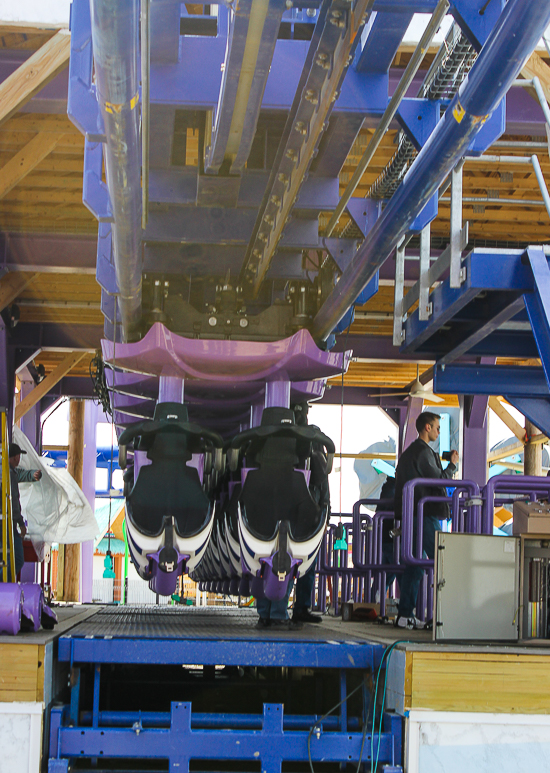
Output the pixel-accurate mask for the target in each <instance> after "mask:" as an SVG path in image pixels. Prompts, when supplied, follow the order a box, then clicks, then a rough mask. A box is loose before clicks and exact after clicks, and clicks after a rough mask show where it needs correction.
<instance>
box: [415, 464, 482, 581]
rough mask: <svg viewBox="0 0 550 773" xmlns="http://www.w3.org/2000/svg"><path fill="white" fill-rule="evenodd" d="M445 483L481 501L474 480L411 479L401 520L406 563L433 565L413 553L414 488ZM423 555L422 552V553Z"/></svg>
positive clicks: (435, 499)
mask: <svg viewBox="0 0 550 773" xmlns="http://www.w3.org/2000/svg"><path fill="white" fill-rule="evenodd" d="M442 485H444V486H445V487H446V488H455V489H456V488H459V489H461V490H464V491H467V492H468V494H469V495H470V499H477V500H478V501H481V493H480V491H479V486H478V485H477V483H476V482H475V481H473V480H456V481H455V480H447V479H444V480H441V479H437V480H434V478H415V479H414V480H410V481H408V482H407V483H405V485H404V486H403V516H402V522H401V530H402V534H401V561H402V562H403V563H404V564H409V565H412V566H421V567H422V568H424V569H426V568H431V567H433V561H432V560H427V559H423V558H417V557H416V556H415V555H414V553H413V530H414V517H415V506H414V490H415V488H416V486H437V487H438V488H441V486H442ZM425 501H439V502H451V503H452V499H451V498H448V497H425ZM478 506H479V505H478V504H475V505H472V507H478ZM418 533H419V534H420V535H421V534H422V529H420V528H419V529H418ZM419 547H420V548H421V547H422V541H421V540H420V542H419ZM420 555H422V553H420Z"/></svg>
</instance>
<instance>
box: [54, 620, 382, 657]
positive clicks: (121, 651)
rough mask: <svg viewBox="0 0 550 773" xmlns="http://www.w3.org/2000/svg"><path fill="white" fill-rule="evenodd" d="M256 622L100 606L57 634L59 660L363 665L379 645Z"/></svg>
mask: <svg viewBox="0 0 550 773" xmlns="http://www.w3.org/2000/svg"><path fill="white" fill-rule="evenodd" d="M257 619H258V617H257V615H256V613H255V611H254V610H248V609H223V608H221V609H220V608H216V609H211V608H195V607H184V608H178V607H168V608H166V607H147V608H143V607H125V608H121V607H106V608H101V609H99V610H98V611H97V612H96V613H95V614H93V615H91V616H90V617H89V618H87V619H86V620H85V621H83V622H82V623H79V624H78V625H76V626H75V627H74V628H72V629H71V630H70V631H68V632H67V634H66V635H64V636H62V637H60V639H59V659H60V660H70V661H72V662H75V661H79V662H90V663H93V662H95V663H138V662H139V663H202V664H204V665H207V664H216V665H243V666H244V665H270V666H291V665H293V666H304V667H318V668H321V667H325V668H335V667H340V668H341V667H347V668H365V667H368V666H372V664H373V659H377V657H378V654H379V655H380V656H381V654H382V652H383V650H384V647H383V645H381V644H372V643H368V642H365V640H364V639H362V638H360V637H357V636H353V635H352V634H350V633H348V632H347V631H346V632H339V631H336V630H334V629H332V628H327V627H325V626H324V625H319V626H314V625H306V626H304V627H303V629H301V630H288V629H284V630H278V629H273V630H271V629H262V630H258V629H256V627H255V626H256V621H257ZM378 650H379V651H380V652H379V653H378ZM375 653H376V655H375Z"/></svg>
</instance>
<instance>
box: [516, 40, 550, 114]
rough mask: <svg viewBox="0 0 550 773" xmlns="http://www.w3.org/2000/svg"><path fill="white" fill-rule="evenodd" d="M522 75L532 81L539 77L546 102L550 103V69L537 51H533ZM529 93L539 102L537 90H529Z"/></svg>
mask: <svg viewBox="0 0 550 773" xmlns="http://www.w3.org/2000/svg"><path fill="white" fill-rule="evenodd" d="M521 74H522V76H523V77H524V78H525V79H526V80H531V79H532V78H535V77H537V78H538V79H539V81H540V85H541V86H542V90H543V92H544V96H545V97H546V101H547V102H549V103H550V67H548V65H547V64H546V62H545V61H544V60H543V59H542V57H541V56H540V55H539V54H537V52H536V51H533V53H532V54H531V56H530V57H529V59H528V60H527V62H526V63H525V64H524V65H523V68H522V70H521ZM528 91H529V93H530V94H531V96H533V95H534V98H535V99H536V100H537V102H538V101H539V100H538V97H537V95H536V93H535V90H534V89H528Z"/></svg>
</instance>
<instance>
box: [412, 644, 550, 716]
mask: <svg viewBox="0 0 550 773" xmlns="http://www.w3.org/2000/svg"><path fill="white" fill-rule="evenodd" d="M407 656H408V657H410V658H411V660H412V667H411V686H410V693H407V691H406V695H405V701H406V708H409V709H431V710H433V711H479V712H495V713H512V714H550V658H548V657H546V656H544V655H524V654H517V655H516V654H503V653H498V652H495V653H468V652H448V651H443V650H442V651H440V652H413V653H410V652H409V653H407ZM407 701H408V703H407Z"/></svg>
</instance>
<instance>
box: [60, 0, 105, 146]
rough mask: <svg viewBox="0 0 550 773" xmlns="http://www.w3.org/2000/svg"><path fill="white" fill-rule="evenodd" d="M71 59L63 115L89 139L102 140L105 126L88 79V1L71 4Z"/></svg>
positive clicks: (89, 37)
mask: <svg viewBox="0 0 550 773" xmlns="http://www.w3.org/2000/svg"><path fill="white" fill-rule="evenodd" d="M70 28H71V58H70V61H69V90H68V95H67V114H68V116H69V118H70V120H71V121H72V122H73V123H74V125H75V126H76V128H77V129H78V130H79V131H81V132H82V134H84V135H85V136H86V138H87V139H89V140H90V141H91V142H104V141H105V129H104V126H103V118H102V117H101V113H100V111H99V106H98V104H97V98H96V87H95V84H94V83H93V82H92V72H93V63H92V58H93V57H92V31H91V20H90V3H89V0H73V2H72V4H71V21H70Z"/></svg>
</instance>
